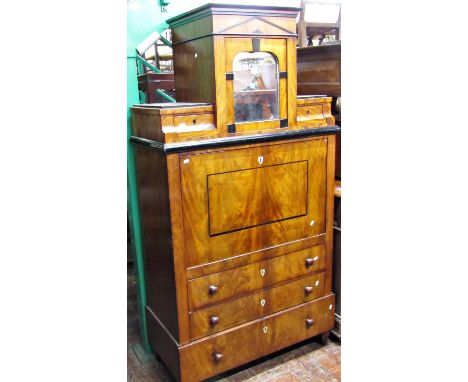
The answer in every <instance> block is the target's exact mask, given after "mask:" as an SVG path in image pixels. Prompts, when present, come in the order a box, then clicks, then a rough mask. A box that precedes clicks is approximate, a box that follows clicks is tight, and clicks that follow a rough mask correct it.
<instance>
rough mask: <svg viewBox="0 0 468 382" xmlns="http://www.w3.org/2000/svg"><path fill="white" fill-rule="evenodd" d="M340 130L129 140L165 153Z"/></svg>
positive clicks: (335, 127)
mask: <svg viewBox="0 0 468 382" xmlns="http://www.w3.org/2000/svg"><path fill="white" fill-rule="evenodd" d="M340 131H341V127H339V126H326V127H316V128H312V129H310V128H309V129H299V130H287V131H281V132H274V133H265V134H253V135H242V136H239V135H237V136H233V137H223V138H214V139H205V140H199V141H185V142H176V143H161V142H158V141H152V140H150V139H146V138H140V137H135V136H132V137H131V138H130V141H131V142H132V143H134V144H139V145H143V146H147V147H151V148H154V149H157V150H161V151H164V152H166V153H172V152H181V151H190V150H198V149H204V148H211V147H219V146H228V145H242V144H249V143H258V142H268V141H275V140H281V139H293V138H300V137H307V136H312V135H325V134H335V133H339V132H340Z"/></svg>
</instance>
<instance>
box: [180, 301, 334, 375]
mask: <svg viewBox="0 0 468 382" xmlns="http://www.w3.org/2000/svg"><path fill="white" fill-rule="evenodd" d="M334 311H335V309H334V295H328V296H326V297H323V298H320V299H318V300H315V301H312V302H308V303H306V304H302V305H299V306H297V307H294V308H291V309H288V310H287V311H284V312H280V313H277V314H275V315H273V316H269V317H266V318H264V319H260V320H257V321H254V322H252V323H249V324H245V325H241V326H239V327H236V328H233V329H228V330H226V331H224V332H221V333H218V334H215V335H213V336H211V337H208V338H206V339H202V340H199V341H196V342H194V343H191V344H189V345H186V346H183V347H182V348H181V349H180V362H181V372H182V379H183V380H186V381H200V380H203V379H205V378H208V377H211V376H213V375H216V374H219V373H221V372H223V371H226V370H229V369H232V368H233V367H236V366H239V365H242V364H244V363H247V362H249V361H252V360H254V359H256V358H259V357H262V356H264V355H267V354H269V353H272V352H274V351H276V350H280V349H282V348H285V347H287V346H289V345H292V344H294V343H297V342H300V341H303V340H305V339H307V338H310V337H313V336H316V335H318V334H320V333H323V332H325V331H327V330H330V329H331V328H332V327H333V323H334Z"/></svg>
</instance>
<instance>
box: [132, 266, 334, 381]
mask: <svg viewBox="0 0 468 382" xmlns="http://www.w3.org/2000/svg"><path fill="white" fill-rule="evenodd" d="M127 281H128V287H127V304H128V308H127V309H128V310H127V315H128V324H127V339H128V356H127V370H128V371H127V375H128V378H127V379H128V381H129V382H166V381H167V382H173V379H172V378H171V377H170V375H169V373H168V372H167V371H166V369H165V367H164V365H163V364H161V362H159V361H157V360H156V359H152V360H151V361H149V362H146V363H144V364H141V363H140V361H139V360H138V358H137V357H136V355H135V353H134V351H133V349H134V346H135V345H137V344H138V342H139V338H138V311H137V297H136V287H135V278H134V276H133V270H132V269H129V271H128V279H127ZM209 381H210V382H240V381H248V382H254V381H255V382H339V381H341V349H340V345H339V344H337V343H335V342H333V341H331V340H328V344H327V345H326V346H321V345H319V344H318V343H317V342H314V341H308V342H305V343H302V344H299V345H297V346H295V347H292V348H289V349H286V350H283V351H281V352H279V353H275V355H274V356H269V357H265V358H263V359H261V360H258V361H256V362H252V363H250V364H248V365H244V366H243V367H241V368H238V369H235V370H232V371H230V372H229V373H226V374H223V375H219V376H217V377H216V378H211V379H210V380H209Z"/></svg>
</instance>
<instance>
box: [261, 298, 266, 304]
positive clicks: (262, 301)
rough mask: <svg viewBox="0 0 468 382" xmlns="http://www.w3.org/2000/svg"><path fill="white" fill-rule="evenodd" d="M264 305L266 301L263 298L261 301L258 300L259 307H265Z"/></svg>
mask: <svg viewBox="0 0 468 382" xmlns="http://www.w3.org/2000/svg"><path fill="white" fill-rule="evenodd" d="M265 304H266V300H265V299H264V298H262V299H261V300H260V305H261V306H265Z"/></svg>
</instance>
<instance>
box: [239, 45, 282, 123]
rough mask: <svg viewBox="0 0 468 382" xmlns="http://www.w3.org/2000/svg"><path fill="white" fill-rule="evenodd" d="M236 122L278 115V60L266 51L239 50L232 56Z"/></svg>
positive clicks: (260, 119)
mask: <svg viewBox="0 0 468 382" xmlns="http://www.w3.org/2000/svg"><path fill="white" fill-rule="evenodd" d="M232 69H233V74H234V120H235V123H242V122H255V121H265V120H273V119H278V118H279V114H278V113H279V111H278V109H279V91H278V86H279V74H278V60H277V58H276V57H275V56H274V55H273V54H271V53H268V52H241V53H238V54H236V55H235V56H234V60H233V64H232Z"/></svg>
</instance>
